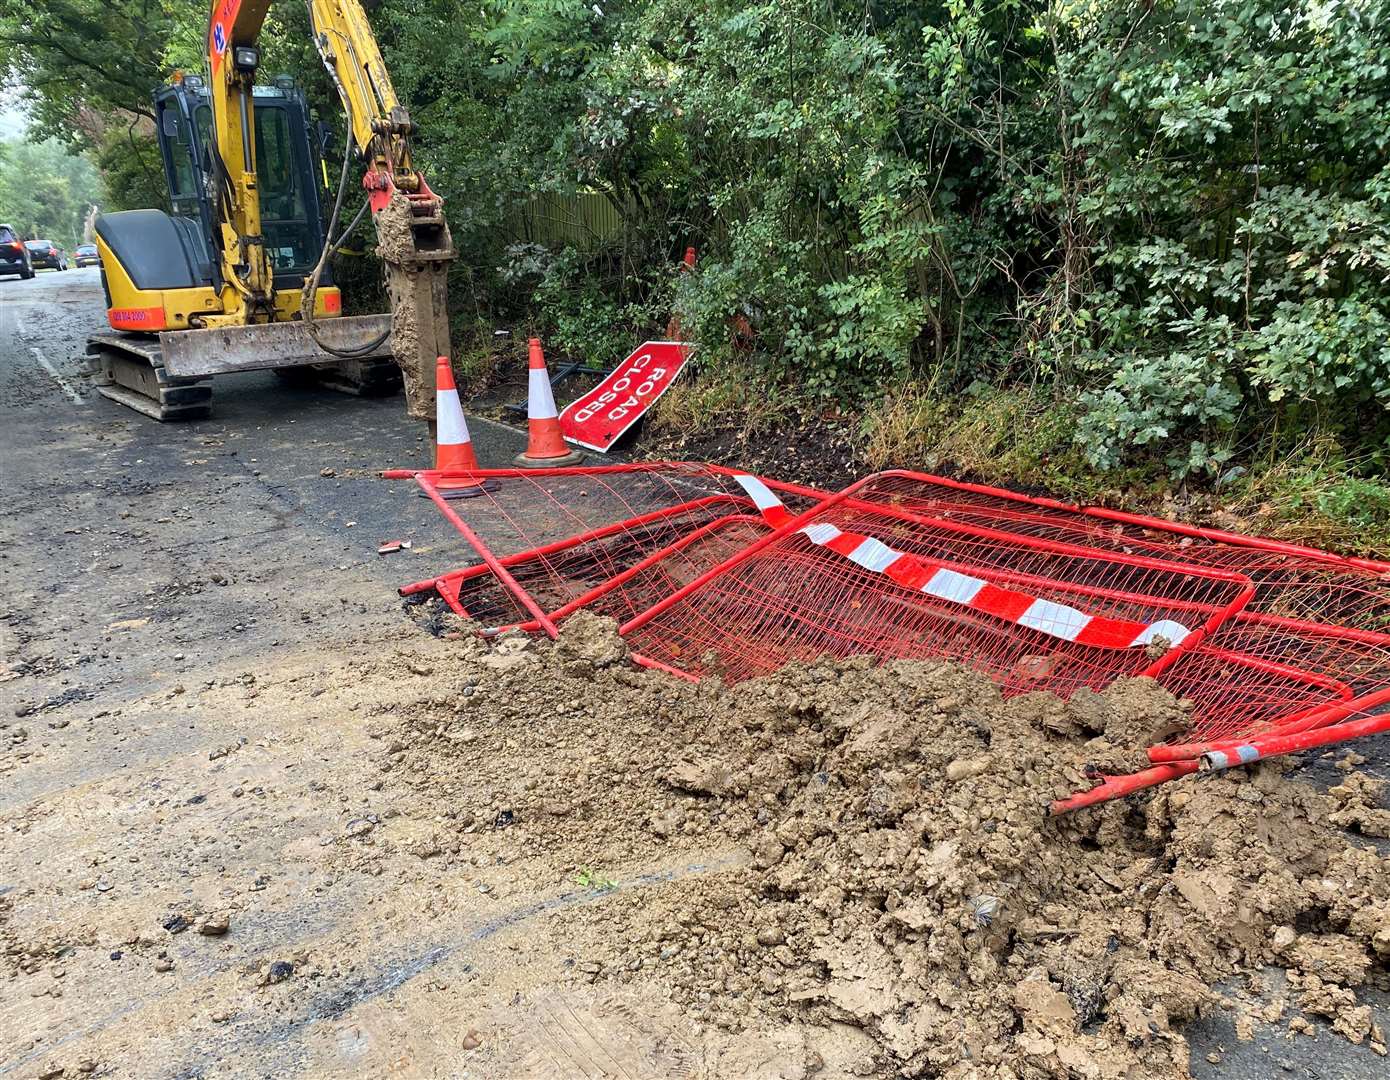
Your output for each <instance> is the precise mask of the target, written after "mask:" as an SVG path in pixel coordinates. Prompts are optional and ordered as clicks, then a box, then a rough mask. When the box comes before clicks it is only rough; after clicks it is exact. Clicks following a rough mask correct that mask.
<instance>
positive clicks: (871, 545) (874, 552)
mask: <svg viewBox="0 0 1390 1080" xmlns="http://www.w3.org/2000/svg"><path fill="white" fill-rule="evenodd" d="M899 555H901V552H897V551H894V550H893V549H892V548H890V547H889V546H888V545H887V544H885V543H882V542H881V541H878V540H875V539H874V538H873V537H872V536H866V537H864V542H863V543H862V544H860V545H859V546H858V547H857V548H855V549H854V550H853V551H851V552H850V553H849V561H850V562H853V563H858V564H859V565H860V566H862V567H863V568H864V569H865V570H874V571H877V572H878V573H882V572H883V571H884V570H887V569H888V567H889V565H890V564H891V563H894V562H897V560H898V557H899Z"/></svg>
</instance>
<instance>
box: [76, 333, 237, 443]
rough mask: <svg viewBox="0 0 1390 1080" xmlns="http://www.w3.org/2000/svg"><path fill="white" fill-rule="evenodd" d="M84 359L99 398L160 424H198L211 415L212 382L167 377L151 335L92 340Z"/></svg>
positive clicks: (98, 336) (102, 336)
mask: <svg viewBox="0 0 1390 1080" xmlns="http://www.w3.org/2000/svg"><path fill="white" fill-rule="evenodd" d="M87 355H88V356H90V357H92V360H93V365H94V367H95V369H96V372H95V374H96V388H97V393H99V394H100V395H101V396H102V397H105V398H110V399H111V400H112V401H115V402H118V403H119V404H121V405H125V406H126V407H127V408H131V409H134V410H135V411H136V412H140V413H144V414H145V415H146V416H149V417H153V418H154V419H156V420H160V421H169V420H202V419H204V418H205V417H207V416H208V415H209V413H211V411H212V381H211V380H210V379H208V378H205V377H204V378H197V377H194V378H187V377H185V378H176V377H175V376H172V375H170V374H168V372H166V371H165V370H164V354H163V352H162V351H161V350H160V348H159V338H158V337H156V336H155V335H153V334H93V335H92V336H91V337H90V338H88V340H87Z"/></svg>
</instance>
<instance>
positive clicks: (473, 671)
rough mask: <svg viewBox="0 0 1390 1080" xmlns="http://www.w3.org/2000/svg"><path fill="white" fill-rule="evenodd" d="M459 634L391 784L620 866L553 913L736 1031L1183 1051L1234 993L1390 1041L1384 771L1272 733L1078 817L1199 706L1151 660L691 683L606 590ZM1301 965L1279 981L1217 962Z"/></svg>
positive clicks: (559, 936) (1129, 1069) (564, 858)
mask: <svg viewBox="0 0 1390 1080" xmlns="http://www.w3.org/2000/svg"><path fill="white" fill-rule="evenodd" d="M456 644H457V646H458V652H459V654H460V656H459V661H458V663H457V664H456V665H455V666H453V667H452V668H451V670H450V671H449V673H448V674H444V675H441V674H439V673H438V672H436V673H435V676H434V678H433V687H434V697H433V698H432V699H430V700H428V701H419V702H416V703H415V705H414V706H413V707H411V708H409V709H406V710H404V711H403V712H402V713H400V714H397V716H396V718H395V720H393V722H392V724H391V725H390V726H389V727H383V728H382V730H381V731H379V732H377V735H378V737H381V738H385V739H387V740H389V741H391V746H392V752H391V755H390V757H389V759H388V760H387V762H386V766H385V767H386V768H387V769H388V770H389V777H388V783H389V784H391V785H395V786H399V787H401V788H403V789H404V790H407V791H408V792H410V798H411V800H413V803H411V805H414V806H415V807H416V810H417V812H419V813H421V814H423V813H425V812H426V808H431V809H434V810H436V811H437V810H438V808H439V807H441V806H447V807H448V810H447V812H446V814H445V815H444V816H443V817H442V818H440V819H439V820H441V821H442V822H444V823H445V824H444V826H443V828H442V831H441V833H440V835H439V836H438V837H437V838H436V841H435V842H436V843H437V845H440V846H442V849H443V850H444V851H446V852H447V851H449V850H451V849H452V850H455V851H457V850H458V841H457V837H458V835H459V834H462V835H467V834H472V833H474V832H475V831H476V830H478V829H483V830H489V829H492V830H495V829H498V828H500V827H506V828H507V829H509V830H517V831H516V832H515V833H512V834H511V835H512V836H513V839H514V840H517V841H518V842H521V843H522V845H523V847H522V850H523V851H524V852H526V853H528V854H529V855H532V856H538V857H542V858H545V859H549V860H551V861H552V862H553V864H554V865H555V866H557V867H580V868H585V877H584V878H583V880H584V882H585V883H586V884H589V885H594V886H596V887H599V888H612V895H611V896H610V897H608V899H607V900H606V902H604V903H602V904H590V905H583V906H575V907H568V908H564V909H560V910H557V911H555V912H554V913H553V914H551V915H549V916H548V921H549V933H550V934H551V935H552V936H553V937H554V938H555V939H556V940H563V941H565V942H567V943H568V944H569V945H570V947H571V948H572V949H573V952H574V953H575V954H576V955H579V956H582V957H583V958H584V962H583V963H582V964H581V965H578V966H575V967H574V968H572V969H571V970H570V971H569V974H568V978H569V979H571V980H572V981H573V982H575V983H576V984H577V985H581V984H584V983H592V984H595V985H596V986H598V987H599V988H606V989H610V990H614V991H617V990H621V989H624V988H626V989H632V988H646V989H647V990H652V989H655V990H656V991H657V992H658V993H659V995H660V996H663V997H665V998H667V999H669V1000H670V1001H671V1002H673V1003H675V1004H676V1005H677V1006H679V1008H680V1009H681V1010H682V1011H683V1013H684V1014H685V1016H686V1017H687V1018H688V1019H693V1020H694V1021H696V1022H697V1025H698V1027H697V1030H701V1031H705V1032H709V1033H711V1035H715V1034H719V1033H724V1034H726V1035H737V1034H739V1033H748V1032H750V1031H751V1032H756V1031H759V1030H784V1028H781V1027H780V1026H782V1025H786V1024H798V1025H808V1024H809V1025H812V1026H813V1027H814V1028H818V1029H820V1030H822V1031H824V1032H826V1033H839V1035H838V1036H837V1038H839V1037H840V1036H843V1035H844V1033H845V1032H847V1031H848V1032H853V1033H854V1039H852V1040H851V1042H850V1044H849V1045H850V1047H851V1049H850V1051H848V1054H849V1056H848V1058H844V1059H843V1060H842V1061H841V1063H840V1065H839V1066H837V1068H843V1070H845V1071H847V1072H853V1073H856V1074H859V1075H883V1076H899V1075H902V1076H944V1077H951V1078H966V1077H971V1078H975V1077H979V1078H984V1077H990V1078H999V1080H1004V1078H1022V1077H1053V1076H1072V1077H1095V1078H1120V1077H1124V1078H1127V1080H1138V1078H1142V1077H1155V1078H1157V1077H1181V1076H1185V1075H1187V1069H1188V1066H1187V1061H1188V1051H1187V1046H1186V1043H1185V1041H1184V1039H1183V1037H1182V1034H1181V1029H1182V1026H1183V1024H1184V1023H1185V1022H1187V1021H1190V1020H1192V1019H1193V1018H1194V1017H1196V1016H1197V1015H1198V1014H1199V1013H1201V1012H1202V1011H1203V1010H1206V1009H1211V1008H1216V1007H1225V1008H1228V1009H1230V1008H1234V1009H1236V1010H1237V1014H1238V1016H1240V1015H1241V1014H1242V1011H1244V1010H1249V1011H1250V1012H1251V1015H1252V1016H1254V1015H1258V1016H1259V1017H1260V1018H1261V1019H1263V1020H1265V1021H1280V1022H1283V1021H1284V1020H1287V1021H1288V1022H1289V1023H1290V1025H1291V1027H1292V1029H1293V1030H1302V1029H1308V1028H1312V1027H1315V1026H1318V1025H1329V1024H1330V1025H1331V1026H1332V1027H1333V1028H1334V1029H1335V1030H1336V1031H1337V1032H1340V1033H1341V1034H1342V1035H1344V1036H1345V1037H1347V1038H1348V1039H1350V1040H1352V1041H1353V1042H1361V1041H1367V1040H1368V1041H1370V1043H1371V1045H1372V1048H1373V1049H1376V1050H1377V1051H1378V1052H1382V1053H1383V1052H1384V1042H1385V1033H1384V1032H1383V1031H1381V1030H1380V1029H1379V1028H1378V1027H1375V1026H1374V1025H1373V1024H1372V1021H1371V1011H1370V1009H1369V1008H1367V1007H1365V1006H1363V1005H1359V1004H1358V1003H1357V998H1356V990H1357V989H1358V988H1360V987H1363V986H1366V985H1375V986H1379V987H1381V988H1384V987H1386V986H1387V985H1390V971H1388V970H1387V965H1390V859H1387V858H1383V857H1380V856H1379V855H1378V854H1377V853H1376V852H1375V850H1374V849H1373V848H1372V847H1370V846H1369V845H1368V844H1364V843H1360V842H1357V841H1354V840H1353V839H1351V838H1349V837H1348V834H1347V833H1345V832H1343V831H1341V829H1339V828H1338V827H1337V825H1335V824H1333V823H1332V821H1331V820H1329V818H1330V817H1333V816H1335V817H1336V819H1337V821H1338V822H1339V823H1340V824H1343V825H1345V824H1351V825H1360V826H1362V827H1363V828H1364V829H1365V831H1366V832H1367V833H1374V832H1375V831H1376V830H1377V829H1384V827H1385V825H1386V823H1385V822H1384V821H1383V820H1381V818H1378V817H1377V816H1376V815H1377V814H1380V815H1384V811H1375V810H1374V809H1371V805H1372V800H1373V796H1374V790H1373V785H1369V784H1367V783H1366V782H1365V781H1364V780H1363V779H1361V778H1358V777H1355V776H1353V777H1351V778H1349V779H1348V781H1347V782H1346V783H1344V784H1343V785H1342V786H1341V787H1339V788H1334V789H1333V792H1332V794H1331V795H1321V794H1318V793H1316V792H1315V791H1314V790H1312V789H1311V788H1310V787H1308V786H1307V785H1305V784H1302V783H1298V782H1294V781H1292V780H1290V779H1288V778H1286V777H1285V775H1284V774H1283V771H1282V770H1283V768H1284V766H1283V765H1281V764H1280V763H1279V762H1272V763H1266V764H1263V765H1261V766H1259V767H1257V768H1255V769H1253V770H1249V771H1246V770H1238V771H1233V772H1231V773H1228V774H1223V775H1217V776H1211V777H1202V778H1197V779H1195V780H1191V781H1188V782H1183V783H1177V784H1171V785H1168V786H1165V787H1162V788H1159V789H1157V790H1156V791H1155V792H1154V793H1153V794H1151V795H1145V796H1142V797H1139V798H1135V799H1132V800H1129V801H1126V802H1123V803H1113V804H1109V805H1106V806H1103V807H1101V808H1098V809H1096V810H1091V811H1086V812H1082V813H1078V814H1074V815H1071V816H1068V817H1065V818H1061V819H1055V818H1050V817H1048V816H1047V814H1046V812H1045V810H1046V807H1047V804H1048V802H1049V801H1050V800H1052V799H1054V798H1056V797H1058V796H1062V795H1065V794H1068V793H1069V792H1071V791H1074V790H1077V789H1078V788H1080V787H1083V786H1084V780H1083V767H1084V765H1085V763H1087V762H1094V761H1104V762H1109V763H1110V764H1125V763H1126V762H1128V763H1129V764H1133V763H1134V762H1135V761H1136V759H1135V758H1134V756H1133V753H1132V751H1133V749H1134V748H1135V747H1137V746H1140V745H1142V742H1143V739H1144V736H1145V735H1146V734H1147V735H1152V734H1155V733H1161V732H1163V731H1165V730H1171V729H1172V725H1173V724H1174V722H1175V718H1176V719H1177V720H1178V721H1179V722H1180V720H1181V715H1182V705H1181V703H1179V702H1175V701H1174V700H1173V699H1172V698H1171V697H1170V696H1169V695H1168V694H1167V693H1166V692H1165V691H1163V690H1162V689H1160V688H1159V687H1158V686H1157V685H1155V684H1153V683H1152V682H1150V681H1148V680H1128V681H1125V682H1122V683H1119V684H1117V685H1116V686H1115V687H1113V688H1112V689H1111V690H1110V691H1108V692H1106V693H1104V694H1091V693H1083V694H1080V695H1078V696H1077V697H1076V698H1075V699H1074V700H1073V701H1071V702H1062V701H1060V700H1058V699H1056V698H1054V697H1052V696H1050V695H1045V694H1032V695H1024V696H1020V697H1015V698H1012V699H1009V700H1004V699H1002V698H1001V697H1000V695H999V693H998V691H997V689H996V688H995V687H994V685H993V684H992V683H990V682H989V681H988V680H987V679H985V678H983V677H982V676H979V675H977V674H974V673H972V672H970V671H967V670H965V669H962V668H959V667H955V666H952V665H947V664H941V663H932V662H896V663H891V664H888V665H886V666H881V667H874V666H872V665H871V664H870V663H868V662H867V661H857V660H851V661H849V662H845V663H839V664H818V665H811V666H793V667H789V668H787V669H785V670H784V671H782V672H780V673H778V674H777V675H775V676H772V677H769V678H765V679H759V680H755V681H751V682H748V683H744V684H741V685H739V686H737V687H734V688H732V689H727V688H724V687H721V686H715V685H709V684H701V685H699V686H692V685H689V684H686V683H682V682H679V681H677V680H674V679H672V678H670V677H667V676H665V675H662V674H657V673H651V672H646V671H641V670H638V669H635V668H633V667H631V666H630V665H628V664H627V663H626V662H625V660H624V659H623V657H624V650H623V645H622V642H621V641H620V640H619V639H618V638H617V636H616V633H615V632H614V627H613V624H612V623H611V622H605V621H603V620H600V619H598V618H597V617H594V616H591V615H588V614H586V613H580V614H578V615H576V616H574V617H573V618H572V619H570V620H569V622H568V623H567V624H566V625H565V626H564V627H563V632H562V636H561V638H560V640H559V641H558V642H557V643H555V644H553V645H552V644H550V643H546V642H534V641H531V640H529V639H523V638H508V639H505V640H502V641H501V642H499V643H497V644H495V645H485V644H482V643H481V642H478V641H476V640H475V639H472V638H471V636H465V637H464V638H462V639H461V640H459V641H458V642H457V643H456ZM1107 735H1108V736H1109V737H1107ZM1136 739H1137V740H1139V741H1136ZM521 838H524V841H523V840H521ZM682 851H690V852H703V853H709V852H724V853H725V854H724V855H722V856H719V859H718V861H716V862H715V863H713V864H712V865H709V866H707V867H705V870H704V872H702V873H699V874H695V875H691V876H686V877H683V878H682V879H681V880H680V881H679V882H672V883H671V884H669V885H667V886H661V885H660V884H659V883H658V884H657V885H656V886H655V887H647V888H642V889H631V890H629V889H626V888H622V887H619V886H621V884H622V882H620V881H617V880H614V881H609V880H607V879H606V878H605V877H603V875H602V874H600V873H598V872H596V871H592V870H591V868H595V867H621V866H624V865H631V864H640V863H642V862H644V861H645V862H651V861H652V860H653V859H658V858H668V859H669V858H671V857H673V856H675V855H677V854H679V853H680V852H682ZM649 884H650V883H649ZM1270 965H1274V966H1276V967H1280V968H1283V969H1285V970H1286V971H1287V972H1288V980H1287V991H1286V995H1285V997H1284V998H1283V999H1282V1000H1279V1001H1276V1002H1274V1003H1273V1004H1270V1002H1269V1001H1268V999H1267V998H1266V999H1264V1000H1263V1001H1262V1002H1261V1003H1259V1004H1258V1005H1257V1004H1255V1003H1254V997H1253V996H1252V995H1247V994H1244V992H1243V991H1242V993H1240V994H1238V995H1237V996H1236V997H1224V996H1223V993H1222V992H1220V991H1218V990H1217V989H1215V987H1216V986H1217V985H1218V984H1220V985H1223V986H1231V985H1240V986H1249V987H1251V988H1253V989H1254V990H1259V989H1261V988H1262V986H1263V982H1262V977H1261V976H1259V975H1258V974H1257V973H1258V972H1260V971H1261V970H1262V969H1266V968H1268V967H1269V966H1270ZM1257 1010H1258V1011H1257ZM1245 1025H1246V1026H1247V1027H1248V1021H1245ZM1237 1027H1238V1030H1239V1029H1240V1027H1241V1021H1239V1020H1238V1024H1237ZM827 1037H828V1036H827ZM855 1039H857V1040H859V1041H857V1042H856V1041H854V1040H855ZM814 1041H815V1040H814V1039H813V1040H812V1042H813V1043H814ZM827 1045H830V1044H829V1043H827ZM834 1045H836V1046H837V1047H839V1051H843V1050H844V1043H843V1038H840V1041H839V1042H837V1043H835V1044H834ZM839 1051H837V1052H839ZM499 1053H502V1054H503V1056H502V1057H501V1058H499V1059H498V1067H499V1068H503V1067H504V1066H505V1062H506V1058H505V1047H503V1048H501V1049H500V1050H499ZM730 1060H732V1059H730ZM822 1067H826V1054H825V1053H822V1052H821V1051H819V1050H816V1049H814V1047H813V1048H812V1049H810V1050H808V1051H807V1052H806V1060H805V1062H804V1063H803V1066H802V1072H803V1074H809V1073H814V1072H815V1071H816V1070H818V1069H820V1068H822ZM833 1071H834V1070H831V1072H832V1073H833ZM716 1074H717V1070H716ZM499 1075H500V1073H499ZM769 1075H778V1074H777V1073H775V1072H774V1073H770V1074H769ZM782 1075H785V1073H783V1074H782Z"/></svg>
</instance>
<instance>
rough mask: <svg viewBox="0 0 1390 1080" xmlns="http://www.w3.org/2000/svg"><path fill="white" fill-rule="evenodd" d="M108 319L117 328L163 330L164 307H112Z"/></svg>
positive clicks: (107, 313) (108, 312)
mask: <svg viewBox="0 0 1390 1080" xmlns="http://www.w3.org/2000/svg"><path fill="white" fill-rule="evenodd" d="M106 320H107V321H108V322H109V323H110V324H111V326H112V327H113V328H114V329H116V330H163V329H164V309H163V308H162V307H126V308H110V309H109V310H108V311H107V312H106Z"/></svg>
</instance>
